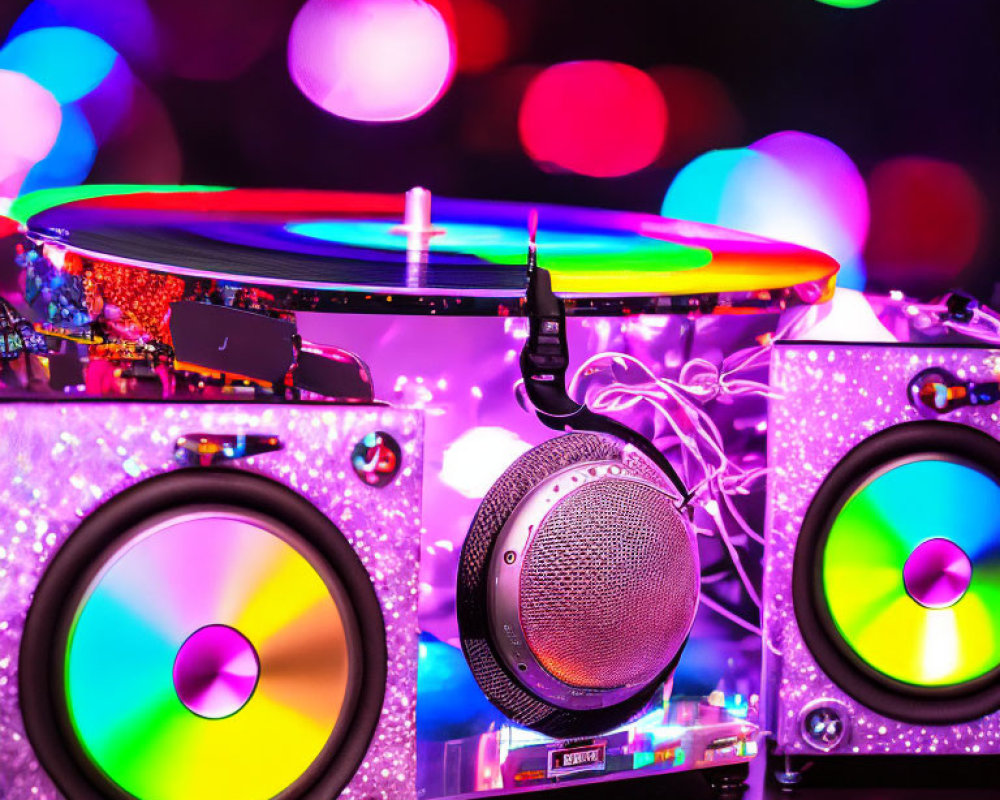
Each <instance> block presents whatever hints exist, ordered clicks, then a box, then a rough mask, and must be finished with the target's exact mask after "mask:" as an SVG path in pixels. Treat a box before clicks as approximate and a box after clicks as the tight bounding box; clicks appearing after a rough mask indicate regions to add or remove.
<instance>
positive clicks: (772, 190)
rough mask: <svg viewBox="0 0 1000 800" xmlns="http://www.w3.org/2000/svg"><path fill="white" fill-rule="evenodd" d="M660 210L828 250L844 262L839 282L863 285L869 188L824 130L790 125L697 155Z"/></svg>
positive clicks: (844, 284) (673, 186)
mask: <svg viewBox="0 0 1000 800" xmlns="http://www.w3.org/2000/svg"><path fill="white" fill-rule="evenodd" d="M662 213H663V215H664V216H667V217H675V218H679V219H691V220H696V221H698V222H708V223H712V224H715V225H722V226H725V227H728V228H735V229H736V230H742V231H748V232H750V233H755V234H758V235H760V236H766V237H769V238H773V239H777V240H779V241H785V242H792V243H794V244H798V245H802V246H805V247H810V248H812V249H814V250H818V251H820V252H823V253H827V254H828V255H830V256H832V257H833V258H835V259H836V260H837V261H838V262H839V263H840V264H841V272H840V275H839V276H838V278H837V282H838V284H839V285H841V286H846V287H847V288H852V289H860V288H863V285H864V274H863V271H862V267H861V252H862V249H863V248H864V245H865V241H866V239H867V236H868V223H869V206H868V192H867V189H866V187H865V182H864V180H863V178H862V177H861V174H860V172H859V171H858V169H857V167H856V166H855V165H854V163H853V162H852V161H851V159H850V158H849V157H848V155H847V154H846V153H845V152H844V151H843V150H841V149H840V148H839V147H837V146H836V145H835V144H833V143H832V142H829V141H827V140H826V139H821V138H820V137H818V136H812V135H810V134H807V133H800V132H798V131H785V132H782V133H776V134H773V135H772V136H768V137H766V138H764V139H761V140H760V141H759V142H757V143H755V144H752V145H750V147H748V148H739V149H733V150H716V151H713V152H710V153H706V154H704V155H702V156H699V157H698V158H696V159H695V160H694V161H692V162H691V163H690V164H688V165H687V166H686V167H684V169H682V170H681V171H680V172H679V173H678V174H677V177H676V178H675V179H674V181H673V183H672V184H671V186H670V188H669V190H668V191H667V195H666V198H665V199H664V201H663V207H662Z"/></svg>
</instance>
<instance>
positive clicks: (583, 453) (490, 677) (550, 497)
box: [457, 433, 699, 738]
mask: <svg viewBox="0 0 1000 800" xmlns="http://www.w3.org/2000/svg"><path fill="white" fill-rule="evenodd" d="M679 505H680V503H679V498H678V497H677V494H676V492H675V491H673V489H672V487H670V485H669V484H668V482H667V479H666V477H665V475H664V474H663V472H662V471H661V470H660V469H659V468H658V467H657V466H656V465H655V464H654V463H653V462H652V461H651V460H649V459H648V458H647V457H646V456H644V455H643V454H642V453H640V452H639V451H638V450H636V449H635V448H633V447H631V446H630V445H627V444H625V443H624V442H623V441H621V440H620V439H617V438H615V437H613V436H608V435H605V434H597V433H571V434H567V435H564V436H560V437H558V438H556V439H552V440H550V441H548V442H545V443H544V444H542V445H540V446H538V447H536V448H534V449H532V450H530V451H528V452H527V453H525V454H524V455H522V456H521V457H520V458H518V459H517V460H516V461H515V462H514V463H513V464H512V465H511V466H510V467H509V468H508V469H507V471H506V472H505V473H504V474H503V476H502V477H501V478H500V479H499V480H498V481H497V482H496V483H495V484H494V485H493V486H492V488H491V489H490V490H489V492H488V493H487V494H486V496H485V497H484V498H483V501H482V504H481V505H480V507H479V510H478V511H477V513H476V515H475V518H474V519H473V521H472V524H471V526H470V529H469V534H468V537H467V538H466V540H465V543H464V546H463V548H462V553H461V559H460V562H459V577H458V589H457V604H458V621H459V629H460V632H461V638H462V647H463V650H464V652H465V655H466V658H467V660H468V663H469V666H470V667H471V670H472V673H473V675H474V676H475V678H476V681H477V682H478V684H479V686H480V687H481V689H482V691H483V693H484V694H485V695H486V696H487V697H488V698H489V699H490V700H491V702H493V704H494V705H496V706H497V708H499V709H500V710H501V711H502V712H503V713H504V714H505V715H506V716H508V717H509V718H510V719H512V720H514V721H515V722H517V723H519V724H521V725H524V726H527V727H531V728H534V729H535V730H538V731H541V732H543V733H546V734H548V735H550V736H554V737H559V738H568V737H574V736H586V735H593V734H596V733H600V732H603V731H607V730H609V729H611V728H614V727H616V726H618V725H620V724H622V723H623V722H625V721H626V720H628V719H629V718H630V717H631V716H633V715H635V714H636V713H637V712H638V711H640V710H641V709H642V708H643V706H644V705H645V703H646V702H647V701H648V700H649V699H650V697H651V696H652V694H653V692H654V691H655V690H656V688H657V687H659V686H660V685H662V684H663V682H664V681H665V680H666V679H667V678H668V677H669V676H670V674H671V672H672V671H673V668H674V666H675V665H676V663H677V660H678V658H679V657H680V654H681V651H682V649H683V646H684V643H685V641H686V640H687V636H688V633H689V632H690V630H691V625H692V623H693V621H694V615H695V612H696V610H697V605H698V590H699V563H698V550H697V546H696V542H695V541H694V534H693V533H692V531H691V529H690V527H689V525H688V524H687V520H686V519H685V517H684V514H683V512H681V511H680V510H678V506H679Z"/></svg>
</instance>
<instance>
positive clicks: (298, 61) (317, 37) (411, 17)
mask: <svg viewBox="0 0 1000 800" xmlns="http://www.w3.org/2000/svg"><path fill="white" fill-rule="evenodd" d="M288 68H289V71H290V72H291V75H292V79H293V80H294V81H295V83H296V85H297V86H298V87H299V89H301V90H302V93H303V94H305V96H306V97H308V98H309V99H310V100H311V101H312V102H313V103H315V104H316V105H318V106H319V107H320V108H322V109H324V110H325V111H328V112H330V113H331V114H336V115H337V116H339V117H345V118H347V119H352V120H358V121H364V122H394V121H399V120H405V119H411V118H413V117H417V116H419V115H421V114H423V113H424V112H425V111H427V110H428V109H429V108H430V107H431V106H432V105H434V103H436V102H437V100H438V99H439V98H440V97H441V95H442V94H443V93H444V92H445V90H446V89H447V88H448V85H449V83H450V82H451V78H452V75H453V73H454V69H455V42H454V38H453V36H452V32H451V30H450V29H449V28H448V25H447V24H446V23H445V20H444V18H443V17H442V16H441V13H440V12H439V11H438V10H437V9H436V8H434V7H433V6H432V5H430V4H429V3H425V2H423V0H309V1H308V2H307V3H306V4H305V5H304V6H303V7H302V9H301V10H300V11H299V13H298V16H296V18H295V22H294V23H293V25H292V31H291V34H290V36H289V40H288Z"/></svg>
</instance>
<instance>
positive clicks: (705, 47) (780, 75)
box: [0, 0, 1000, 298]
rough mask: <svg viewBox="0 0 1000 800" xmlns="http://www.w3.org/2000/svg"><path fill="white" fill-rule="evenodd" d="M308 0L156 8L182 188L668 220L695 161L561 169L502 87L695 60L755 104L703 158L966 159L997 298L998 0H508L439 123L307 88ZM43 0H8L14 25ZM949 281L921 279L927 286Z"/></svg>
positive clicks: (131, 173) (0, 16) (151, 64)
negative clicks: (802, 147) (787, 143)
mask: <svg viewBox="0 0 1000 800" xmlns="http://www.w3.org/2000/svg"><path fill="white" fill-rule="evenodd" d="M94 5H95V6H101V7H108V6H111V7H113V6H114V2H112V0H103V2H102V0H94ZM300 5H301V3H300V2H299V0H242V2H238V1H237V0H201V1H200V2H193V0H153V1H152V2H150V3H149V6H150V8H151V9H152V11H153V15H154V20H155V23H156V35H157V38H158V40H159V41H158V45H157V48H152V51H153V52H146V53H145V54H144V56H145V57H143V58H130V60H129V64H130V66H131V68H132V70H133V72H134V73H135V74H136V76H137V77H139V78H140V79H141V80H142V81H143V82H144V83H145V85H146V86H147V87H148V88H149V90H150V91H151V92H152V93H153V94H154V95H155V96H157V97H158V98H160V100H162V103H163V106H164V108H165V111H166V114H167V116H168V117H169V125H172V127H173V131H174V135H175V137H176V143H177V146H178V149H179V154H180V168H179V172H180V177H181V178H182V179H183V181H185V182H197V183H218V184H223V185H237V186H300V187H317V188H342V189H366V190H378V191H403V190H405V189H407V188H409V187H410V186H412V185H416V184H422V185H425V186H428V187H429V188H431V189H432V190H433V191H435V192H437V193H441V194H448V195H458V196H472V197H484V198H497V199H507V198H509V199H523V200H540V201H556V202H572V203H577V204H582V205H592V206H603V207H614V208H628V209H636V210H646V211H652V212H656V211H658V210H659V206H660V203H661V201H662V198H663V195H664V192H665V190H666V188H667V186H668V185H669V183H670V180H671V178H672V176H673V175H674V174H675V173H676V171H677V170H678V168H679V167H680V166H682V165H683V162H674V163H670V159H669V158H668V159H661V160H660V162H658V163H657V164H656V165H654V166H652V167H650V168H647V169H645V170H643V171H641V172H639V173H637V174H633V175H630V176H627V177H623V178H614V179H607V178H604V179H599V178H588V177H582V176H574V175H567V174H551V173H546V172H544V171H543V170H542V169H540V168H539V167H538V166H536V165H535V164H534V163H533V162H532V161H531V160H530V159H529V158H528V156H527V155H526V154H524V152H523V150H520V149H519V148H518V147H517V143H516V139H515V138H514V137H515V136H516V133H515V126H516V112H517V107H516V100H511V99H510V98H508V99H507V100H506V101H504V100H503V98H501V96H500V94H499V92H500V89H499V88H498V87H499V86H500V85H501V84H502V83H503V82H504V81H505V80H509V81H513V82H514V83H516V79H514V78H511V77H510V76H511V75H512V74H516V71H517V68H519V67H521V66H524V65H537V66H544V65H548V64H552V63H557V62H560V61H565V60H576V59H611V60H618V61H622V62H625V63H628V64H632V65H634V66H637V67H640V68H643V69H648V68H652V67H656V66H660V65H684V66H693V67H698V68H701V69H703V70H706V71H707V72H709V73H711V74H713V75H714V76H716V77H717V78H718V79H719V80H720V81H721V83H722V85H724V86H725V87H726V89H727V90H728V92H729V95H730V97H731V99H732V101H733V104H734V106H735V108H736V110H737V112H738V115H739V119H738V120H737V121H736V123H735V124H734V125H732V126H730V130H729V131H728V133H727V134H726V135H725V136H723V137H721V140H719V139H718V138H717V139H716V140H714V141H705V142H702V143H701V144H702V145H703V147H702V148H701V150H700V151H699V152H701V151H704V150H708V149H711V148H713V147H729V146H742V145H746V144H749V143H751V142H753V141H755V140H757V139H759V138H761V137H763V136H766V135H768V134H770V133H773V132H776V131H781V130H788V129H793V130H800V131H805V132H808V133H812V134H816V135H819V136H822V137H825V138H827V139H830V140H831V141H833V142H834V143H836V144H837V145H839V146H840V147H842V148H843V149H844V150H845V151H846V152H847V153H848V154H849V155H850V156H851V157H852V158H853V160H854V161H855V163H856V164H857V165H858V167H859V168H860V170H861V172H862V174H863V175H864V176H866V177H867V176H868V175H869V173H870V171H871V169H872V168H873V167H874V166H875V165H876V164H877V163H878V162H880V161H882V160H884V159H886V158H890V157H893V156H898V155H920V156H929V157H933V158H940V159H944V160H946V161H949V162H953V163H956V164H958V165H960V166H961V167H963V168H965V169H966V170H967V171H968V172H969V173H970V174H971V176H972V178H973V179H974V180H975V182H976V183H977V185H978V186H979V188H980V190H981V191H982V193H983V195H984V196H985V199H986V215H987V218H986V225H985V235H984V237H983V239H982V241H981V243H980V246H979V248H978V253H977V255H976V257H975V259H974V260H973V262H972V264H971V265H970V267H969V268H968V269H966V270H965V272H964V273H963V274H962V275H961V277H960V281H961V283H962V284H964V285H965V286H967V287H968V288H970V289H972V290H975V291H976V292H977V293H979V294H980V295H981V296H983V297H984V298H989V296H990V294H991V293H992V291H993V282H994V281H995V280H997V279H1000V271H998V269H997V267H996V256H997V246H998V245H997V241H996V237H995V236H992V235H991V231H992V229H993V228H994V227H995V223H996V222H997V218H998V213H1000V58H998V56H997V46H998V43H1000V7H998V3H997V2H996V1H995V0H881V2H879V3H877V4H875V5H873V6H869V7H866V8H858V9H841V8H836V7H832V6H828V5H824V4H822V3H819V2H817V1H816V0H688V2H679V1H678V0H616V2H613V3H612V2H594V0H496V2H495V5H496V6H497V7H498V8H500V9H501V10H502V11H503V12H504V14H505V15H506V16H507V19H508V22H509V29H510V34H511V36H510V38H511V41H510V47H509V53H508V57H507V58H506V60H505V61H504V62H503V63H501V64H500V65H498V66H497V67H495V68H493V69H491V70H489V71H487V72H485V73H482V74H475V75H470V74H462V73H459V74H457V75H456V77H455V80H454V82H453V84H452V86H451V88H450V89H449V90H448V92H447V93H446V94H445V95H444V97H443V98H442V99H441V100H440V101H439V102H438V103H437V105H436V106H434V107H433V108H431V109H430V111H428V112H427V113H426V114H424V115H423V116H421V117H419V118H417V119H415V120H411V121H407V122H402V123H394V124H382V125H373V124H364V123H355V122H350V121H346V120H343V119H338V118H336V117H334V116H332V115H330V114H328V113H326V112H324V111H323V110H321V109H320V108H318V107H316V106H314V105H313V104H312V103H311V102H309V100H307V99H306V98H305V96H303V95H302V94H301V93H300V92H299V91H298V89H297V87H296V86H295V85H294V84H293V83H292V81H291V79H290V77H289V74H288V69H287V64H286V46H287V39H288V31H289V28H290V25H291V21H292V19H293V18H294V15H295V13H296V11H297V10H298V8H299V7H300ZM26 6H27V3H24V2H10V0H6V1H5V2H4V3H3V6H2V8H0V32H3V31H6V30H8V29H9V28H10V26H11V24H12V23H13V22H14V20H15V19H16V18H17V16H18V15H19V13H20V12H21V11H22V10H23V9H24V8H25V7H26ZM459 46H460V47H461V46H462V45H461V43H460V45H459ZM119 49H120V50H121V48H119ZM147 49H148V48H147ZM207 52H214V53H215V54H216V56H217V59H216V60H217V61H219V62H228V63H229V64H230V65H231V69H229V70H228V71H229V72H232V73H237V74H235V75H232V76H226V77H225V78H224V79H215V80H193V79H189V78H184V77H178V73H181V74H184V73H185V72H192V71H195V72H197V71H198V70H197V68H188V67H185V66H184V65H185V64H188V65H190V64H191V63H196V64H197V63H199V62H200V61H201V60H204V58H203V57H204V55H205V53H207ZM192 55H194V56H195V57H194V58H193V59H192ZM140 62H144V63H140ZM512 69H513V70H514V72H512ZM207 71H209V72H210V71H211V70H207ZM217 71H219V70H217ZM221 71H223V72H224V71H226V70H221ZM507 128H509V130H507ZM484 130H485V133H484ZM492 134H496V137H497V138H504V136H506V137H507V138H509V139H511V140H512V142H513V143H512V146H511V147H510V148H509V149H508V150H507V151H505V152H500V150H501V149H502V148H497V147H493V148H492V150H493V152H484V150H485V149H489V148H484V147H483V146H481V145H476V144H475V143H474V140H475V139H476V138H477V137H478V138H479V139H480V140H482V138H483V136H484V135H486V136H489V135H492ZM668 144H669V138H668ZM112 149H113V148H112ZM694 155H697V152H690V153H688V154H686V158H685V160H687V159H689V158H691V157H693V156H694ZM148 162H149V163H141V161H140V163H138V164H137V163H135V160H133V163H132V164H131V165H130V166H129V167H126V168H123V167H122V165H121V164H120V163H117V162H116V161H115V160H114V153H113V152H112V153H110V154H109V153H108V152H105V149H104V148H102V151H101V152H100V153H99V155H98V159H97V163H96V165H95V167H94V169H93V171H92V173H91V177H90V180H91V181H121V180H138V181H147V180H151V181H157V180H168V181H169V180H174V179H176V177H177V176H176V175H175V174H158V172H157V164H156V159H150V160H148ZM165 171H166V172H173V173H175V172H176V171H177V170H176V168H171V169H170V170H165ZM946 280H948V281H950V280H951V279H950V278H948V279H946ZM903 288H907V287H905V286H904V287H903ZM947 288H949V287H948V286H947V285H941V286H933V287H927V286H921V287H920V289H921V291H922V292H923V293H924V294H927V293H928V292H929V290H930V289H934V290H944V289H947Z"/></svg>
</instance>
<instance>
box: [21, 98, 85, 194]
mask: <svg viewBox="0 0 1000 800" xmlns="http://www.w3.org/2000/svg"><path fill="white" fill-rule="evenodd" d="M96 155H97V142H96V141H95V140H94V132H93V131H92V130H91V128H90V124H89V123H88V122H87V118H86V117H85V116H84V114H83V112H82V111H81V110H80V109H79V108H78V107H77V106H76V105H75V104H70V105H67V106H63V110H62V125H61V126H60V128H59V136H58V138H57V139H56V142H55V145H54V146H53V147H52V150H51V151H50V152H49V154H48V155H47V156H46V157H45V158H44V159H42V160H41V161H40V162H39V163H38V164H36V165H35V166H34V167H33V168H32V169H31V172H29V173H28V177H27V178H25V180H24V183H23V184H22V186H21V192H22V193H26V192H34V191H37V190H39V189H50V188H53V187H56V186H72V185H73V184H77V183H82V182H83V181H84V180H85V179H86V177H87V175H88V174H89V173H90V168H91V167H92V166H93V165H94V157H95V156H96Z"/></svg>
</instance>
